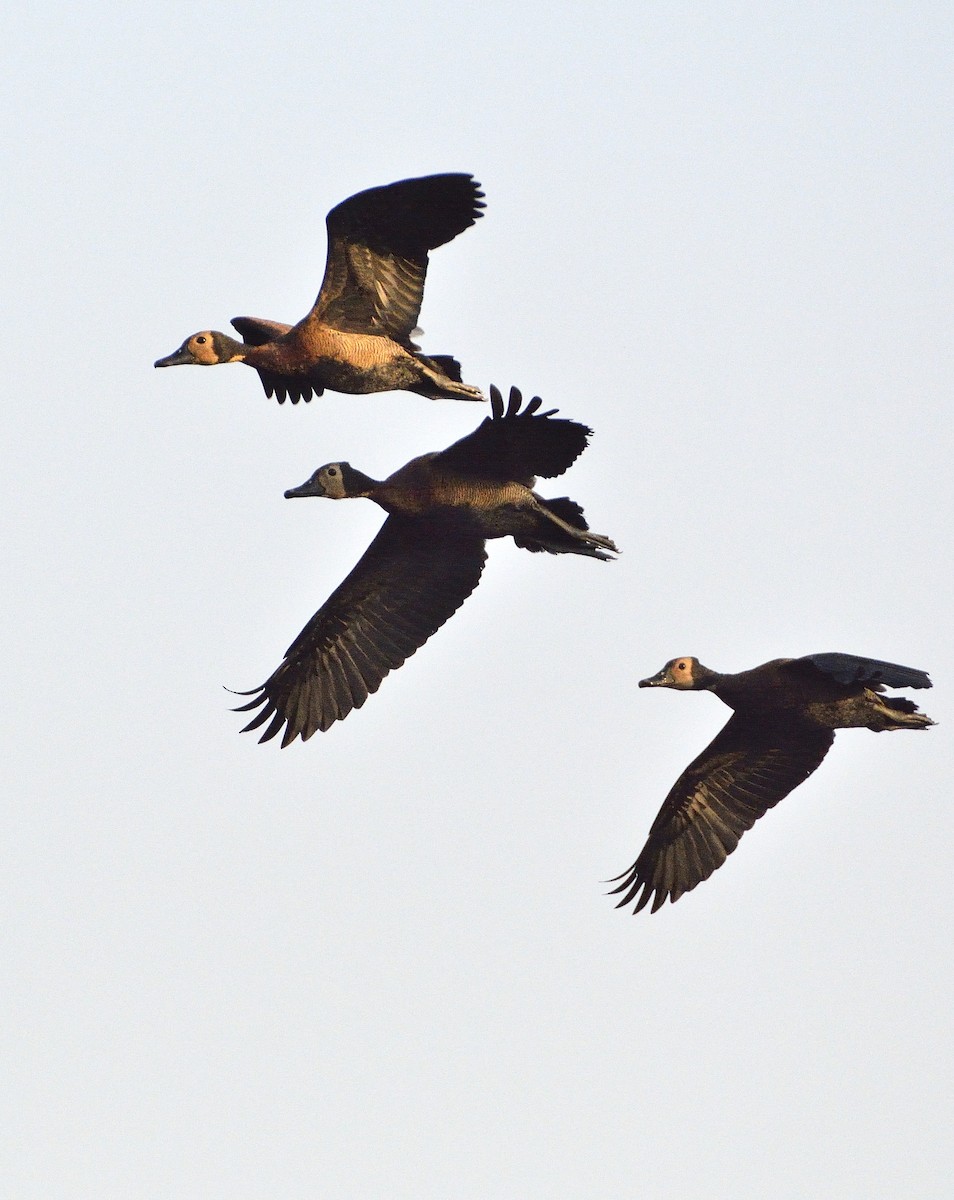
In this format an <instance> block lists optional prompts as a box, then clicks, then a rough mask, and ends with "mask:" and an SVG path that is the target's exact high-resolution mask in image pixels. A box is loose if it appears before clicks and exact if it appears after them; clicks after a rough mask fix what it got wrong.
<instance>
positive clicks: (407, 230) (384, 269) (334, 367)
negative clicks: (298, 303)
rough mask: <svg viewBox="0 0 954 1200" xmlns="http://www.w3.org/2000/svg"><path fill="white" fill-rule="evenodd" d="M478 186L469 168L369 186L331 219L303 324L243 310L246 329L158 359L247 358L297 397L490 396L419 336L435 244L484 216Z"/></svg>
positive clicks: (213, 361) (269, 389)
mask: <svg viewBox="0 0 954 1200" xmlns="http://www.w3.org/2000/svg"><path fill="white" fill-rule="evenodd" d="M482 197H483V192H481V191H480V184H478V183H477V182H475V180H474V179H473V177H472V176H470V175H460V174H457V175H426V176H424V177H423V178H421V179H404V180H401V181H400V182H398V183H391V184H388V185H387V186H385V187H376V188H370V189H369V190H368V191H366V192H359V193H358V194H357V195H356V196H352V197H350V199H348V200H345V201H343V202H342V203H341V204H339V205H337V206H336V207H335V208H333V209H332V210H331V212H330V213H329V214H328V217H327V225H328V259H327V263H326V265H325V276H324V279H323V280H322V284H321V290H320V291H319V293H318V298H317V300H316V301H315V303H314V306H313V307H312V309H311V311H310V312H309V313H308V315H307V316H305V317H303V318H302V320H300V321H299V322H298V324H297V325H294V326H292V325H284V324H282V323H281V322H279V321H268V320H264V319H262V318H260V317H235V318H234V319H233V321H232V325H233V326H234V327H235V329H237V330H238V332H239V333H240V334H241V335H242V339H243V340H242V341H241V342H237V341H236V340H235V339H234V338H231V337H229V336H228V335H227V334H224V333H219V332H218V331H217V330H211V329H206V330H203V331H202V332H201V333H194V334H192V336H191V337H188V338H186V340H185V341H184V342H183V343H182V345H181V346H180V347H179V349H178V350H176V351H175V352H174V353H173V354H170V355H167V357H165V358H160V359H159V360H158V361H157V362H156V364H155V365H156V366H157V367H175V366H185V365H190V364H191V365H197V366H215V365H217V364H219V363H226V362H244V363H246V364H247V365H248V366H250V367H254V368H255V369H256V370H257V371H258V373H259V376H260V377H261V380H262V384H263V385H264V388H265V394H266V395H267V396H272V395H274V396H275V397H277V399H278V402H279V404H281V403H283V402H284V400H285V398H286V396H287V397H288V398H290V399H291V402H292V404H297V403H298V401H299V400H310V399H311V397H312V395H313V394H314V395H316V396H320V395H321V394H322V392H323V391H324V390H325V388H330V389H331V390H332V391H336V392H349V393H362V394H363V393H367V392H387V391H392V390H397V391H409V392H417V393H418V394H419V395H421V396H428V397H430V398H431V399H438V398H440V397H446V398H448V399H454V400H482V399H483V395H482V394H481V391H480V389H479V388H476V387H472V386H471V385H470V384H466V383H462V382H461V375H460V366H459V364H458V363H457V362H456V360H455V359H453V358H451V357H450V356H449V355H432V356H430V357H427V356H425V355H423V354H421V353H420V350H419V348H418V346H417V345H415V343H414V342H412V341H411V334H412V333H413V332H414V330H415V327H416V325H417V319H418V316H419V315H420V311H421V301H422V299H423V297H424V279H425V277H426V275H427V263H428V251H430V250H435V249H436V248H437V247H438V246H443V245H444V244H445V243H446V242H449V241H451V240H452V239H453V238H455V237H456V236H457V235H458V234H459V233H462V232H463V231H464V230H465V229H467V228H468V227H469V226H470V225H473V223H474V222H475V221H476V220H477V219H478V217H480V216H482V215H483V213H482V209H483V208H484V205H483V202H482Z"/></svg>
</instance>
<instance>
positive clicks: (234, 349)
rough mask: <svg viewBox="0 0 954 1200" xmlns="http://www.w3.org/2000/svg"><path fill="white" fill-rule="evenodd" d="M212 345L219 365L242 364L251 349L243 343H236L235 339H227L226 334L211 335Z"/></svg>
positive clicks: (216, 333)
mask: <svg viewBox="0 0 954 1200" xmlns="http://www.w3.org/2000/svg"><path fill="white" fill-rule="evenodd" d="M212 345H213V346H214V348H215V354H216V357H217V359H218V361H219V362H220V363H230V362H242V361H243V360H244V359H245V356H246V355H247V354H248V352H249V350H250V349H251V347H249V346H247V345H246V344H245V343H244V342H237V341H236V340H235V338H232V337H229V335H228V334H227V333H218V332H215V333H213V334H212Z"/></svg>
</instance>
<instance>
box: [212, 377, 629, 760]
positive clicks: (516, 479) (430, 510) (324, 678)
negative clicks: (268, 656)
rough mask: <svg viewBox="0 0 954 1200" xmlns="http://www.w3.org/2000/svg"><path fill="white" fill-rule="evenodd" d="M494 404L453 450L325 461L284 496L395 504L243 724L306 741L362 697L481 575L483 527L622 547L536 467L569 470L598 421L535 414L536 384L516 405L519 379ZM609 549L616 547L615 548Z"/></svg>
mask: <svg viewBox="0 0 954 1200" xmlns="http://www.w3.org/2000/svg"><path fill="white" fill-rule="evenodd" d="M490 400H491V416H490V417H488V418H486V419H485V420H484V421H483V422H482V423H481V424H480V425H479V426H478V427H477V429H475V430H474V432H473V433H470V434H468V435H467V436H466V437H464V438H461V439H460V441H458V442H455V443H454V444H453V445H452V446H449V447H448V448H447V449H446V450H441V451H439V452H437V453H432V454H425V455H422V456H421V457H420V458H415V459H412V460H411V462H409V463H407V465H406V466H403V467H401V469H400V470H399V471H395V473H394V474H393V475H390V476H389V477H388V478H387V479H385V480H382V481H378V480H375V479H372V478H370V476H368V475H364V474H363V473H362V472H361V471H358V470H356V469H355V468H354V467H352V466H351V465H350V464H349V463H346V462H338V463H328V464H326V465H325V466H323V467H319V468H318V470H317V471H315V473H314V474H313V475H312V476H311V478H310V479H308V480H307V481H306V482H305V483H303V484H302V485H301V486H300V487H296V488H291V489H289V490H288V491H287V492H285V496H286V497H287V498H292V497H298V496H326V497H329V498H330V499H332V500H343V499H349V498H351V497H357V496H363V497H366V498H367V499H369V500H373V501H374V502H375V504H378V505H380V506H381V508H383V509H384V510H385V512H386V513H387V514H388V516H387V519H386V520H385V522H384V524H383V525H382V526H381V529H380V531H379V533H378V534H377V536H376V537H375V539H374V541H373V542H372V543H371V545H370V546H369V547H368V549H367V550H366V551H365V553H364V555H363V557H362V558H361V559H360V560H359V562H358V564H357V566H356V567H355V568H354V570H353V571H352V572H351V574H350V575H349V576H348V577H347V578H346V579H345V581H344V583H342V584H341V586H340V587H338V588H337V589H336V590H335V591H334V592H333V593H332V594H331V596H330V597H329V598H328V599H327V600H326V601H325V603H324V604H323V605H322V606H321V608H320V609H319V610H318V612H317V613H315V615H314V616H313V617H312V619H311V620H310V621H309V622H308V624H307V625H306V626H305V628H304V629H303V630H302V631H301V633H300V634H299V635H298V637H297V638H296V639H295V641H294V642H293V643H292V644H291V646H290V647H289V649H288V650H287V651H286V653H285V659H284V661H283V662H282V664H281V666H279V667H278V669H277V670H276V671H275V672H274V673H273V674H272V675H271V676H270V677H269V678H268V679H267V680H266V681H265V683H263V684H262V686H261V687H259V688H255V689H253V691H250V692H242V693H240V694H241V695H245V696H252V697H253V699H251V700H250V701H249V702H248V703H247V704H243V705H242V706H241V707H240V708H238V709H237V710H236V711H238V712H250V711H252V710H253V709H258V710H259V711H258V712H257V713H256V715H255V717H254V718H253V719H252V720H251V721H249V723H248V724H247V725H246V726H245V729H244V730H243V733H244V732H246V731H247V730H251V729H258V728H259V727H260V726H261V725H265V723H266V722H268V724H267V725H266V727H265V730H264V732H263V733H262V735H261V738H260V739H259V740H260V741H263V742H265V741H268V740H269V739H270V738H273V737H275V736H276V735H277V734H278V733H279V732H280V731H282V730H284V732H283V734H282V746H287V745H288V744H289V743H290V742H292V741H294V740H295V738H296V737H300V738H301V739H302V741H307V739H308V738H310V737H311V736H312V735H313V734H314V733H315V732H316V731H317V730H319V729H320V730H322V731H324V730H326V729H328V727H329V726H330V725H332V724H333V723H334V722H335V721H340V720H343V719H344V718H345V717H346V716H347V715H348V713H349V712H351V710H352V709H353V708H360V707H361V705H362V704H364V702H365V700H367V698H368V696H369V695H370V694H371V693H372V692H376V691H377V690H378V687H379V686H380V684H381V680H382V679H383V678H384V677H385V675H387V673H388V672H389V671H393V670H395V669H396V668H397V667H400V666H401V664H402V663H403V662H404V660H405V659H406V658H408V657H410V655H412V654H413V653H414V651H415V650H417V649H418V648H419V647H420V646H423V644H424V643H425V642H426V641H427V639H428V638H429V637H430V636H431V634H432V633H434V632H435V631H436V630H437V629H439V628H440V627H441V625H443V624H444V622H445V621H446V620H448V618H449V617H451V616H452V615H453V614H454V613H455V612H456V611H457V609H458V608H459V607H460V606H461V604H463V602H464V601H465V600H466V599H467V597H468V596H469V595H470V593H471V592H472V591H473V590H474V588H475V587H476V586H477V584H478V582H479V580H480V574H481V571H482V570H483V566H484V562H485V560H486V557H487V554H486V550H485V546H484V544H485V542H486V541H487V539H488V538H498V537H508V536H510V537H512V538H513V540H514V541H515V542H516V544H517V545H518V546H520V547H522V548H523V549H525V550H531V551H542V550H545V551H548V552H549V553H551V554H585V555H587V556H589V557H590V558H598V559H608V558H610V557H611V553H612V552H617V551H616V546H615V545H614V544H613V542H612V541H611V540H610V539H609V538H608V537H603V536H601V535H600V534H597V533H590V532H589V527H588V526H587V523H586V521H585V520H584V518H583V510H582V508H580V506H579V505H578V504H576V503H574V501H572V500H570V499H568V498H567V497H565V496H564V497H561V498H559V499H556V500H545V499H543V497H542V496H539V495H537V493H536V492H534V491H533V490H532V489H533V485H534V483H535V478H534V477H535V476H536V475H543V476H546V477H547V478H552V477H554V476H557V475H562V474H563V472H564V471H566V470H567V468H568V467H569V466H570V465H571V464H572V463H573V462H574V461H575V460H576V459H577V458H578V457H579V455H580V454H581V453H582V452H583V450H584V448H585V447H586V445H587V442H588V439H589V436H590V434H591V433H592V430H590V429H588V428H587V427H586V426H585V425H581V424H580V423H579V422H577V421H569V420H565V419H562V418H560V419H556V420H554V413H555V412H556V411H557V410H556V409H550V410H549V411H547V412H540V411H539V410H540V406H541V404H542V401H541V400H540V398H539V397H538V396H535V397H534V398H533V399H532V400H530V401H529V403H528V404H527V405H526V407H525V408H523V410H522V411H521V403H522V397H521V394H520V392H519V391H518V390H517V389H516V388H511V389H510V399H509V402H508V404H507V406H506V408H505V407H504V403H503V398H502V397H501V395H500V392H499V391H498V390H497V388H495V387H491V389H490ZM608 552H610V553H608Z"/></svg>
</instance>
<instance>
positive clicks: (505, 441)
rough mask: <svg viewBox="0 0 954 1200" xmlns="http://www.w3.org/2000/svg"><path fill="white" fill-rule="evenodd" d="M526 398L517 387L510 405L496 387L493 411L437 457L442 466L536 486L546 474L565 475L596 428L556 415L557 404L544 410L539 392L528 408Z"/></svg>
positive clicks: (491, 395)
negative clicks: (472, 430) (522, 406)
mask: <svg viewBox="0 0 954 1200" xmlns="http://www.w3.org/2000/svg"><path fill="white" fill-rule="evenodd" d="M522 403H523V396H522V395H521V394H520V391H519V390H518V389H517V388H515V387H512V388H511V389H510V399H509V401H508V403H507V407H506V408H504V402H503V397H502V396H501V394H500V392H499V391H498V389H497V388H495V387H494V386H493V385H491V388H490V408H491V415H490V416H489V417H486V418H485V419H484V420H483V421H482V422H481V423H480V424H479V425H478V426H477V428H476V429H475V430H474V432H473V433H469V434H468V435H467V436H466V437H463V438H461V439H460V441H459V442H454V444H453V445H452V446H448V447H447V449H446V450H442V451H441V452H440V453H439V454H438V455H437V456H436V457H437V461H438V462H439V463H440V466H441V467H442V468H447V469H448V470H451V471H454V472H455V473H457V474H460V475H474V476H476V477H478V478H480V479H489V480H498V481H500V482H501V483H508V482H510V481H511V480H512V481H513V482H515V483H525V484H526V485H527V486H528V487H532V486H533V481H534V478H535V477H536V476H537V475H542V476H543V477H544V478H546V479H552V478H554V476H556V475H562V474H563V472H564V471H566V470H567V469H568V468H569V467H570V466H571V465H572V464H573V463H574V462H575V461H576V459H577V458H579V456H580V455H581V454H582V453H583V451H584V450H585V449H586V446H587V444H588V442H589V438H590V435H591V434H592V432H593V431H592V429H589V428H588V427H587V426H586V425H581V424H580V422H579V421H568V420H566V419H564V418H563V417H558V418H557V419H556V420H554V419H553V414H554V413H555V412H556V411H557V410H556V409H555V408H551V409H549V410H548V411H547V412H540V411H539V409H540V406H541V405H542V404H543V401H542V400H541V399H540V397H539V396H534V397H533V399H532V400H530V401H528V402H527V405H526V407H525V408H524V409H523V411H522V412H521V411H520V405H521V404H522Z"/></svg>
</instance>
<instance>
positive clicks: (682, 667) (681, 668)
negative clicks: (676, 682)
mask: <svg viewBox="0 0 954 1200" xmlns="http://www.w3.org/2000/svg"><path fill="white" fill-rule="evenodd" d="M685 669H686V664H685V663H676V670H677V671H684V670H685Z"/></svg>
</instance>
